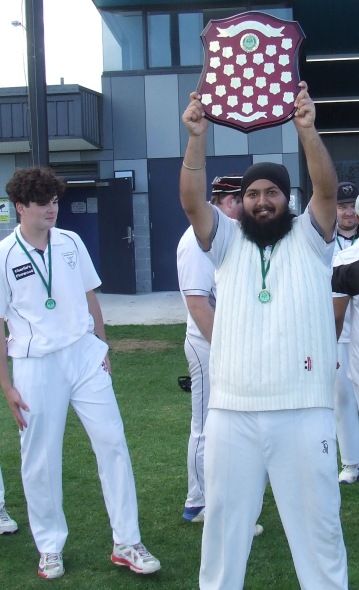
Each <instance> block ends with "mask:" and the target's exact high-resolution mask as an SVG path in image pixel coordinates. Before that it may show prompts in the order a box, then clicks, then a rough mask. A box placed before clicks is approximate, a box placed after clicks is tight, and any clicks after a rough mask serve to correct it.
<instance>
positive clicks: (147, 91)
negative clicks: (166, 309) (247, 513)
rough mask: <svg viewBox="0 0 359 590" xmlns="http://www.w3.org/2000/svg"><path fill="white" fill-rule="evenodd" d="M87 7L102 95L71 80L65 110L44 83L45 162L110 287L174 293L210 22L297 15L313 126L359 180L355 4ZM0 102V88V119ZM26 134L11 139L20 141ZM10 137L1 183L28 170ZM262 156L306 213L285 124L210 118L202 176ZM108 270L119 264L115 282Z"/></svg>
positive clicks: (111, 0)
mask: <svg viewBox="0 0 359 590" xmlns="http://www.w3.org/2000/svg"><path fill="white" fill-rule="evenodd" d="M93 2H94V4H95V6H96V7H97V8H98V10H99V11H100V12H101V16H102V20H103V60H104V65H103V76H102V95H99V96H98V95H97V94H96V93H92V92H91V91H87V90H86V89H81V88H80V87H78V90H77V93H78V94H79V95H82V94H83V95H84V96H81V99H79V98H78V96H77V100H78V101H80V103H81V109H82V110H81V113H80V112H79V111H78V110H77V111H76V109H75V107H74V105H72V107H71V108H70V107H69V102H71V101H68V104H67V109H66V107H65V106H64V105H60V103H61V102H66V100H63V101H61V100H60V99H61V95H60V98H59V96H58V94H56V92H57V90H58V88H59V87H53V89H52V90H51V91H52V92H53V97H55V103H57V104H56V105H55V106H54V105H53V106H52V108H51V109H49V105H48V116H49V137H50V164H51V166H54V169H55V170H56V171H57V172H59V173H60V174H62V175H63V176H64V177H65V178H66V179H67V180H69V181H72V184H70V185H69V190H68V191H67V192H66V196H65V201H64V203H63V205H62V208H63V209H64V211H65V212H64V215H63V218H62V219H61V218H60V220H59V225H60V221H61V222H62V225H63V226H64V224H66V225H67V226H68V227H69V228H70V229H75V231H79V233H80V234H82V235H83V236H84V239H85V242H86V243H87V245H90V247H89V249H90V251H91V253H92V255H93V257H94V258H95V261H97V266H98V270H99V272H100V275H101V276H102V277H103V275H105V277H106V280H105V289H107V292H109V290H112V292H149V291H167V290H177V289H178V284H177V275H176V248H177V243H178V240H179V238H180V236H181V235H182V233H183V231H184V230H185V228H186V227H187V220H186V218H185V216H184V214H183V212H182V209H181V207H180V204H179V194H178V185H179V172H180V168H181V163H182V158H183V154H184V151H185V148H186V143H187V132H186V130H185V128H184V126H183V124H182V122H181V115H182V112H183V110H184V109H185V107H186V105H187V103H188V99H189V94H190V92H191V91H192V90H195V89H196V87H197V84H198V81H199V77H200V74H201V71H202V65H203V47H202V42H201V37H200V34H201V32H202V31H203V29H204V28H205V26H206V25H207V23H208V22H209V21H211V20H217V19H222V18H227V17H229V16H233V15H235V14H239V13H241V12H245V11H249V10H252V11H253V10H255V11H261V12H266V13H268V14H271V15H273V16H275V17H277V18H280V19H284V20H296V21H298V22H299V24H300V25H301V27H302V29H303V31H304V33H305V35H306V40H305V42H304V43H303V45H302V48H301V52H300V76H301V78H302V79H305V80H306V81H307V82H308V84H309V88H310V93H311V96H312V97H313V98H314V99H315V101H316V105H317V127H318V129H319V131H320V132H321V133H322V134H323V139H324V141H325V143H326V144H327V146H328V149H329V151H330V153H331V155H332V157H333V159H334V161H335V164H336V167H337V171H338V176H339V179H340V180H351V181H353V182H358V181H359V167H358V162H359V113H358V102H359V98H358V92H357V89H356V84H355V80H356V79H357V73H358V66H359V60H358V58H359V55H358V52H357V48H356V41H355V39H356V34H355V24H356V23H357V22H358V20H357V19H356V18H353V17H355V15H354V14H353V11H354V12H355V11H356V12H357V13H358V14H357V16H358V17H359V8H358V7H353V6H352V5H353V3H352V2H349V0H326V1H324V0H316V2H314V3H313V2H309V0H293V1H291V2H269V1H262V2H261V3H259V2H251V1H250V2H244V3H243V4H241V5H239V4H238V2H233V1H222V2H219V1H215V0H207V1H206V2H193V1H189V0H183V1H182V2H181V3H176V2H168V1H167V2H165V1H164V0H162V1H161V0H157V2H150V1H143V0H142V2H141V1H140V0H133V1H130V0H123V1H121V0H93ZM349 7H350V12H349ZM5 90H7V91H10V89H5ZM60 90H61V87H60ZM72 90H74V89H72ZM62 91H63V93H64V96H63V98H64V97H66V96H67V91H68V94H69V96H70V95H71V89H70V88H68V87H66V86H64V87H63V89H62ZM72 94H73V92H72ZM85 95H86V96H85ZM87 95H89V96H87ZM75 96H76V92H75ZM72 98H73V97H72ZM49 99H50V94H49V90H48V101H49ZM1 100H4V97H3V96H2V93H1V92H0V123H1V120H2V110H1V106H2V105H1ZM5 100H6V97H5ZM14 100H15V98H14V97H13V98H12V101H14ZM10 102H11V101H10ZM53 102H54V101H53ZM78 107H79V105H77V108H78ZM4 108H5V107H4ZM61 109H63V111H62V112H65V113H66V116H65V117H63V118H62V119H61V117H60V116H59V117H58V120H62V121H63V122H64V121H68V125H67V127H66V126H65V127H66V129H65V128H64V129H62V128H61V126H60V128H59V127H54V113H55V112H59V111H61ZM69 109H70V110H69ZM71 109H72V110H71ZM95 112H96V116H95ZM83 117H84V118H85V120H86V118H89V119H90V122H89V124H88V125H87V127H86V129H85V125H84V124H82V125H81V124H80V125H79V122H80V121H82V120H83ZM75 122H77V128H76V129H75V127H74V126H75ZM90 123H91V124H90ZM71 124H72V125H73V128H71ZM0 128H1V129H2V127H0ZM10 133H11V131H10ZM17 133H18V134H21V131H20V130H18V131H17ZM23 133H24V135H23V136H22V137H21V138H20V139H23V140H24V138H26V135H25V131H23ZM66 133H67V135H66ZM10 139H11V140H12V141H13V143H14V146H15V144H16V151H15V148H14V150H13V151H12V152H11V151H10V152H9V151H8V152H7V153H5V152H4V144H5V143H6V144H7V149H8V150H9V149H10V148H11V145H10V144H11V141H10ZM10 139H9V138H7V139H4V137H3V136H1V135H0V152H1V153H0V188H1V186H4V183H5V181H6V179H7V178H9V176H10V175H11V173H12V172H13V170H14V168H15V167H16V166H25V165H28V157H29V155H28V151H27V150H26V149H25V147H24V146H25V143H26V140H24V141H23V143H22V144H21V145H20V143H21V142H20V143H19V141H18V139H17V138H15V137H12V138H10ZM15 140H17V143H16V141H15ZM75 140H76V141H75ZM21 150H23V151H21ZM260 161H273V162H279V163H283V164H284V165H285V166H286V167H287V168H288V170H289V173H290V177H291V184H292V204H293V207H294V209H295V210H296V212H300V211H301V210H303V208H304V206H305V205H306V203H307V198H308V194H310V186H309V182H308V178H307V174H306V170H305V166H303V163H302V158H301V151H300V146H299V145H298V139H297V134H296V132H295V129H294V125H293V123H292V122H291V121H289V122H286V123H284V124H283V125H279V126H275V127H270V128H267V129H263V130H258V131H252V132H250V133H247V134H246V133H241V132H239V131H237V130H234V129H230V128H229V127H224V126H222V125H213V124H210V131H209V142H208V152H207V174H208V180H209V181H211V180H212V178H213V177H214V176H216V175H217V174H226V173H227V174H228V173H233V172H237V173H239V174H241V173H243V172H244V171H245V169H246V168H247V167H248V166H249V165H250V164H252V163H255V162H260ZM14 223H15V220H14V215H13V214H12V215H10V218H9V221H8V225H6V227H5V226H4V224H2V226H1V227H0V234H1V232H3V233H4V232H6V231H9V230H10V228H11V227H13V224H14ZM107 233H108V234H109V235H107ZM109 249H110V250H111V256H108V250H109ZM109 258H110V261H109ZM116 265H118V266H123V268H124V269H125V270H124V272H123V273H122V276H119V277H118V280H115V281H114V282H113V281H112V280H111V279H112V273H113V272H114V266H116ZM130 275H131V276H130ZM129 277H130V278H129Z"/></svg>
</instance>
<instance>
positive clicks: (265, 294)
mask: <svg viewBox="0 0 359 590" xmlns="http://www.w3.org/2000/svg"><path fill="white" fill-rule="evenodd" d="M274 246H275V244H274V245H273V246H272V248H271V252H270V256H269V259H268V262H267V264H266V262H265V259H264V248H262V247H261V246H258V247H259V252H260V255H261V272H262V289H261V291H259V294H258V299H259V301H260V302H261V303H268V302H269V301H270V300H271V294H270V292H269V291H268V289H267V288H266V276H267V274H268V272H269V269H270V257H271V256H272V253H273V249H274Z"/></svg>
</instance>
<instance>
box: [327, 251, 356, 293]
mask: <svg viewBox="0 0 359 590" xmlns="http://www.w3.org/2000/svg"><path fill="white" fill-rule="evenodd" d="M332 291H334V292H335V293H345V294H346V295H350V296H351V297H354V296H355V295H359V260H357V261H356V262H352V263H351V264H343V265H341V266H336V267H335V268H333V276H332Z"/></svg>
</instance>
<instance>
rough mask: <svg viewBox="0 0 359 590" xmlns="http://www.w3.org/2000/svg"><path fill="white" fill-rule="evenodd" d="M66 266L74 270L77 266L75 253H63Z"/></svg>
mask: <svg viewBox="0 0 359 590" xmlns="http://www.w3.org/2000/svg"><path fill="white" fill-rule="evenodd" d="M62 256H63V257H64V260H65V262H66V264H68V265H69V267H70V268H75V266H76V264H77V252H76V251H74V252H65V253H64V254H63V255H62Z"/></svg>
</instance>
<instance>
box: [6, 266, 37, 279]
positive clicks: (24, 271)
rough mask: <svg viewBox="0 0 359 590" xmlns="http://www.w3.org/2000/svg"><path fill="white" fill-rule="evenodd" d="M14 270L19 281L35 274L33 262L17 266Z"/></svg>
mask: <svg viewBox="0 0 359 590" xmlns="http://www.w3.org/2000/svg"><path fill="white" fill-rule="evenodd" d="M12 272H13V273H14V275H15V279H16V280H17V281H19V280H20V279H25V278H26V277H29V276H30V275H34V274H35V270H34V269H33V267H32V264H31V262H27V263H26V264H22V265H21V266H16V267H15V268H13V269H12Z"/></svg>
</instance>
